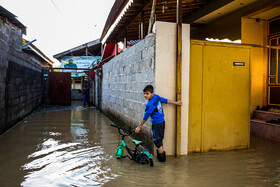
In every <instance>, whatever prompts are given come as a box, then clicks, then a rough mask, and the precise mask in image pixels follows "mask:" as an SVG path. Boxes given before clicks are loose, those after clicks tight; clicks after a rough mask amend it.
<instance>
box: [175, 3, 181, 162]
mask: <svg viewBox="0 0 280 187" xmlns="http://www.w3.org/2000/svg"><path fill="white" fill-rule="evenodd" d="M176 23H177V50H176V51H177V55H176V62H177V64H176V99H177V101H179V100H181V90H182V0H177V15H176ZM175 154H176V157H177V158H179V157H180V155H181V106H177V111H176V149H175Z"/></svg>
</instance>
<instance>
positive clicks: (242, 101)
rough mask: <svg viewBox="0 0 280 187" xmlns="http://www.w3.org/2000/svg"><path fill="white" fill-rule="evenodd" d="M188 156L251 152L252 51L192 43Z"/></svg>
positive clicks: (234, 47)
mask: <svg viewBox="0 0 280 187" xmlns="http://www.w3.org/2000/svg"><path fill="white" fill-rule="evenodd" d="M190 49H191V51H190V98H189V100H190V108H189V144H188V152H206V151H209V150H231V149H240V148H248V147H249V140H250V129H249V128H250V108H249V107H250V48H248V47H244V46H241V45H232V44H224V43H215V42H206V41H195V40H193V41H191V48H190Z"/></svg>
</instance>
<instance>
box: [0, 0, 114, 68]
mask: <svg viewBox="0 0 280 187" xmlns="http://www.w3.org/2000/svg"><path fill="white" fill-rule="evenodd" d="M113 4H114V0H0V5H1V6H2V7H4V8H5V9H7V10H8V11H10V12H11V13H13V14H14V15H16V16H17V19H18V20H19V21H20V22H21V23H22V24H23V25H25V26H26V27H27V32H26V35H23V38H25V39H27V40H29V41H32V40H34V39H37V41H36V42H34V43H33V44H34V45H36V46H37V47H38V48H39V49H40V50H41V51H43V53H45V54H46V55H47V56H48V57H49V58H50V59H51V60H53V61H54V62H55V65H56V66H57V65H58V64H59V63H58V61H57V60H56V59H54V58H53V55H55V54H58V53H61V52H63V51H66V50H68V49H71V48H74V47H77V46H79V45H82V44H84V43H87V42H90V41H93V40H96V39H99V38H100V36H101V33H102V31H103V28H104V25H105V22H106V20H107V17H108V15H109V12H110V10H111V8H112V6H113Z"/></svg>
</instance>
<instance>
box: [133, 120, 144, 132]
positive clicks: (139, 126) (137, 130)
mask: <svg viewBox="0 0 280 187" xmlns="http://www.w3.org/2000/svg"><path fill="white" fill-rule="evenodd" d="M145 122H146V120H142V121H141V123H140V124H139V125H138V127H137V128H136V129H135V132H136V133H139V132H140V130H141V128H142V127H143V125H144V124H145Z"/></svg>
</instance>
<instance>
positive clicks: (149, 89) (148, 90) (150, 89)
mask: <svg viewBox="0 0 280 187" xmlns="http://www.w3.org/2000/svg"><path fill="white" fill-rule="evenodd" d="M143 92H151V93H154V87H153V86H152V85H147V86H145V88H144V90H143Z"/></svg>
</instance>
